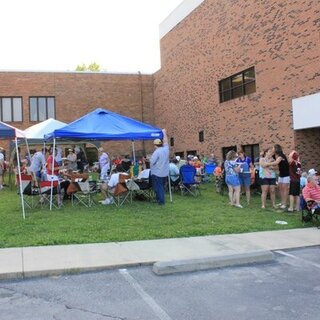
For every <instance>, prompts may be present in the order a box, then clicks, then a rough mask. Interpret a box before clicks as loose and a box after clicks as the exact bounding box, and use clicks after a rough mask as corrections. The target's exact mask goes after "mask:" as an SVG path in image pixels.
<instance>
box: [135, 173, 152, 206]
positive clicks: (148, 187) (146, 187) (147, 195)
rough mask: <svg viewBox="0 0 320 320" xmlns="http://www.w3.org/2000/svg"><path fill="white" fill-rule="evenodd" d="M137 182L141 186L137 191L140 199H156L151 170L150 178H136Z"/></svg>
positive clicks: (137, 196)
mask: <svg viewBox="0 0 320 320" xmlns="http://www.w3.org/2000/svg"><path fill="white" fill-rule="evenodd" d="M135 182H136V184H137V185H138V186H139V190H137V191H136V192H135V195H136V198H137V199H138V200H149V201H153V200H154V199H155V194H154V191H153V189H152V181H151V171H150V173H149V178H147V179H139V180H135Z"/></svg>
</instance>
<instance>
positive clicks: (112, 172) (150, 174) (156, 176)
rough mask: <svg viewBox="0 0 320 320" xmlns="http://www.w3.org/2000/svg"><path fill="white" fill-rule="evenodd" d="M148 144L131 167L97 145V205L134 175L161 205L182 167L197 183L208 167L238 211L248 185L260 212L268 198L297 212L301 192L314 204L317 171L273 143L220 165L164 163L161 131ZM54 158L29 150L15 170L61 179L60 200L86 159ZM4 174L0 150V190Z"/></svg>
mask: <svg viewBox="0 0 320 320" xmlns="http://www.w3.org/2000/svg"><path fill="white" fill-rule="evenodd" d="M153 144H154V151H153V153H152V154H150V155H149V156H147V157H143V158H141V159H139V160H137V161H136V163H133V160H132V159H130V157H129V156H124V157H120V156H115V157H113V158H110V156H109V154H108V152H107V151H106V150H105V149H104V148H103V147H100V148H99V149H98V168H99V180H100V182H101V185H100V190H101V193H102V195H103V198H104V199H103V200H101V201H100V202H101V203H102V204H110V203H112V195H113V194H114V192H115V190H116V186H117V185H118V184H119V182H120V180H121V179H120V178H121V177H128V178H129V177H134V178H135V181H136V182H137V184H138V185H139V183H145V180H150V184H151V185H152V188H153V190H154V193H155V197H156V202H157V203H158V204H159V205H164V204H165V186H166V183H167V181H168V176H169V177H170V181H171V186H172V187H173V188H178V189H179V186H180V181H181V172H180V168H181V167H182V166H184V165H187V166H190V167H192V168H193V170H194V176H195V179H196V181H198V182H199V183H200V182H202V180H203V178H204V177H205V172H206V167H209V166H212V168H214V171H213V176H215V180H216V190H217V191H218V192H219V191H220V188H221V186H222V185H223V184H225V185H226V186H227V189H228V198H229V204H230V205H232V206H235V207H237V208H242V207H243V206H242V204H241V203H240V198H241V193H242V194H244V195H245V200H246V203H247V205H249V204H250V201H251V192H252V185H253V184H255V185H258V186H259V189H260V192H261V208H262V209H265V208H266V206H267V200H268V199H270V201H271V206H272V207H273V208H280V209H282V210H286V211H288V212H294V211H297V210H300V196H301V194H303V196H304V198H305V199H306V200H307V201H310V200H313V201H315V203H317V204H318V203H320V187H319V185H318V180H317V172H316V171H315V170H314V169H310V170H309V171H305V172H303V171H302V168H301V163H300V158H299V154H298V152H296V151H294V150H293V151H292V152H291V153H290V154H289V155H288V157H287V156H286V155H285V154H284V153H283V150H282V148H281V146H280V145H279V144H275V145H274V146H273V147H269V148H266V149H265V150H263V151H262V152H261V153H260V157H259V158H258V159H255V160H253V159H251V158H250V157H249V156H247V155H246V154H245V152H244V150H242V149H240V150H238V152H236V151H234V150H231V151H229V152H228V153H227V154H226V155H225V161H224V162H223V161H220V160H219V159H217V157H216V156H215V154H214V153H211V154H210V155H209V156H204V155H200V156H199V155H191V154H189V155H188V156H187V157H186V159H182V157H180V156H178V155H177V156H173V157H171V158H170V160H169V154H170V151H169V146H168V138H167V134H166V131H165V129H164V130H163V139H155V140H154V141H153ZM54 155H55V158H53V148H52V147H50V148H49V149H47V148H42V149H41V150H38V151H36V150H34V152H33V155H32V157H31V158H29V157H28V155H27V156H26V157H25V158H24V159H22V160H21V167H20V170H21V173H29V174H31V175H32V176H33V178H34V180H35V181H36V182H39V181H41V180H48V181H56V180H59V181H61V180H63V183H61V189H63V190H64V197H65V199H67V198H69V197H70V192H67V189H68V187H69V184H70V183H69V184H68V183H67V184H66V183H65V181H71V182H73V180H74V177H72V174H73V175H74V174H78V175H81V178H82V179H83V181H85V180H86V179H88V174H84V175H83V173H84V171H87V170H86V168H87V167H88V162H87V159H86V155H85V153H84V151H83V150H82V148H80V147H78V146H74V147H73V148H69V149H68V150H67V154H66V156H65V157H63V152H62V149H61V148H60V147H57V148H56V149H55V152H54ZM4 170H5V161H4V155H3V148H0V189H2V188H3V172H4ZM71 186H72V183H71ZM277 191H278V193H279V197H280V203H279V204H277V203H276V193H277Z"/></svg>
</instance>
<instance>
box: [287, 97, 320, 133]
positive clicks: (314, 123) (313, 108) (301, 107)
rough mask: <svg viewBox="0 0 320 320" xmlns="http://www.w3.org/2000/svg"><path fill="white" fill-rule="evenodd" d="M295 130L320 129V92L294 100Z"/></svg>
mask: <svg viewBox="0 0 320 320" xmlns="http://www.w3.org/2000/svg"><path fill="white" fill-rule="evenodd" d="M292 113H293V129H294V130H299V129H307V128H315V127H320V92H318V93H315V94H311V95H309V96H304V97H300V98H297V99H292Z"/></svg>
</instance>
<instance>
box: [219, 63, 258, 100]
mask: <svg viewBox="0 0 320 320" xmlns="http://www.w3.org/2000/svg"><path fill="white" fill-rule="evenodd" d="M255 91H256V76H255V70H254V67H252V68H250V69H247V70H245V71H242V72H239V73H237V74H235V75H233V76H231V77H228V78H226V79H223V80H221V81H219V95H220V102H225V101H228V100H231V99H235V98H239V97H242V96H244V95H247V94H250V93H253V92H255Z"/></svg>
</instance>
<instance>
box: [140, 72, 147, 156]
mask: <svg viewBox="0 0 320 320" xmlns="http://www.w3.org/2000/svg"><path fill="white" fill-rule="evenodd" d="M138 75H139V83H140V109H141V121H142V122H144V109H143V87H142V75H141V72H140V71H138ZM142 150H143V154H144V155H146V147H145V143H144V140H142Z"/></svg>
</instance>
